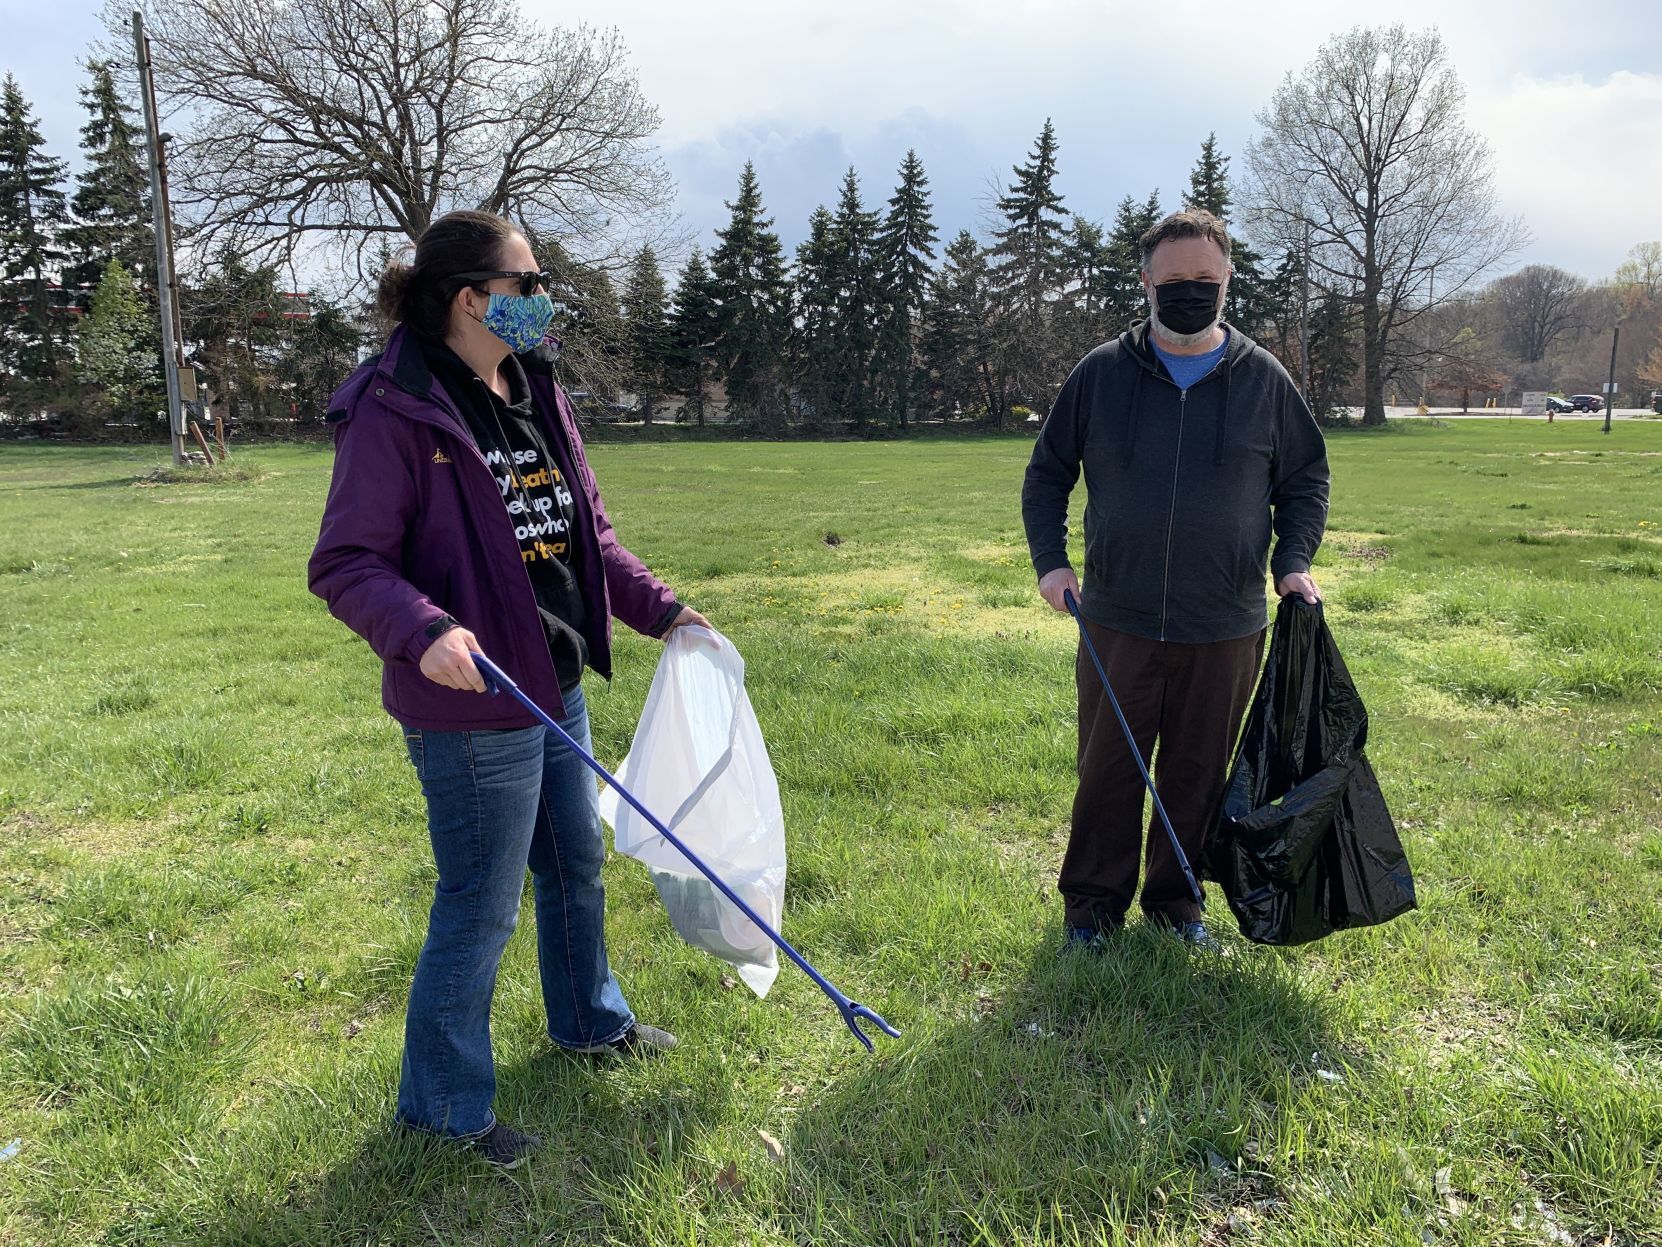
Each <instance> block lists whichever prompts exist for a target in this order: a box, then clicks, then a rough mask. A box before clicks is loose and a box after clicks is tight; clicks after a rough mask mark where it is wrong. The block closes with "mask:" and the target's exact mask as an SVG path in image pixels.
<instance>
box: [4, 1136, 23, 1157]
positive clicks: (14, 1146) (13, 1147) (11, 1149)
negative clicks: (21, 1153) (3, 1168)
mask: <svg viewBox="0 0 1662 1247" xmlns="http://www.w3.org/2000/svg"><path fill="white" fill-rule="evenodd" d="M22 1146H23V1140H22V1139H13V1140H12V1141H11V1142H10V1143H8V1144H6V1146H5V1147H4V1148H0V1160H10V1159H11V1158H12V1157H13V1156H16V1155H17V1152H18V1149H19V1148H21V1147H22Z"/></svg>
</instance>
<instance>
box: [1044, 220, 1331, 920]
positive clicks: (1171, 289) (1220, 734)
mask: <svg viewBox="0 0 1662 1247" xmlns="http://www.w3.org/2000/svg"><path fill="white" fill-rule="evenodd" d="M1229 256H1230V246H1229V236H1228V234H1227V233H1226V231H1225V229H1224V226H1223V223H1222V222H1221V221H1219V220H1218V219H1217V218H1216V217H1214V216H1213V215H1212V214H1211V213H1209V212H1205V211H1199V210H1195V211H1187V212H1177V213H1173V214H1172V215H1171V216H1168V217H1167V218H1166V219H1165V220H1163V221H1161V222H1160V223H1159V224H1158V225H1156V226H1154V228H1153V229H1151V230H1149V231H1148V233H1147V234H1145V235H1144V236H1143V239H1142V279H1143V288H1144V292H1145V293H1146V295H1147V296H1148V301H1149V308H1150V314H1149V318H1148V320H1146V321H1144V322H1141V323H1139V324H1137V325H1134V326H1133V327H1132V328H1131V329H1129V330H1127V331H1126V332H1125V333H1122V334H1121V335H1120V336H1119V337H1118V338H1117V339H1115V340H1114V341H1111V342H1106V343H1104V344H1103V345H1101V346H1099V347H1097V348H1096V349H1095V350H1093V351H1092V352H1091V353H1090V354H1089V355H1087V356H1085V358H1084V359H1083V360H1081V361H1080V362H1079V364H1078V366H1077V367H1076V368H1074V370H1073V373H1072V375H1070V376H1069V377H1068V380H1067V383H1066V384H1065V385H1064V386H1063V387H1062V392H1061V394H1060V395H1058V396H1057V399H1056V404H1055V406H1054V407H1052V408H1051V411H1050V415H1049V417H1048V418H1047V419H1046V420H1045V423H1044V427H1043V428H1042V429H1041V430H1040V433H1039V439H1038V444H1037V445H1036V446H1035V447H1034V448H1033V457H1032V460H1031V461H1030V462H1029V464H1028V466H1027V477H1026V480H1025V482H1024V483H1023V486H1022V496H1021V500H1022V520H1023V523H1024V524H1025V525H1026V529H1027V543H1028V548H1029V551H1030V553H1031V555H1032V558H1033V567H1034V570H1035V571H1036V572H1037V573H1038V576H1039V592H1040V593H1041V594H1043V596H1044V598H1045V600H1046V601H1047V602H1049V603H1050V604H1051V605H1052V606H1053V607H1055V608H1056V609H1057V610H1059V611H1060V610H1065V609H1066V607H1065V605H1064V594H1065V593H1067V592H1072V593H1073V594H1074V595H1075V596H1076V597H1077V598H1078V600H1079V604H1080V610H1081V613H1082V614H1083V615H1084V617H1085V626H1086V629H1087V631H1088V632H1089V634H1090V637H1091V639H1092V641H1093V643H1094V644H1095V646H1096V648H1097V651H1098V653H1099V654H1100V655H1101V657H1102V660H1103V664H1104V666H1105V667H1106V668H1107V671H1108V676H1109V679H1110V680H1111V681H1112V682H1113V685H1114V692H1115V693H1116V695H1117V696H1118V697H1119V700H1120V704H1121V707H1122V708H1123V710H1124V711H1125V715H1126V719H1127V721H1128V723H1129V724H1130V726H1131V730H1132V734H1133V735H1134V736H1135V737H1136V740H1137V746H1138V749H1139V751H1140V752H1141V753H1142V755H1143V758H1144V760H1145V761H1146V760H1147V759H1149V758H1150V757H1152V756H1154V753H1155V746H1156V745H1158V746H1159V753H1158V760H1157V761H1156V762H1155V765H1154V776H1155V786H1156V788H1157V789H1158V790H1159V793H1160V800H1161V803H1162V804H1163V805H1164V806H1165V807H1166V811H1167V813H1168V814H1169V815H1170V816H1171V820H1172V825H1173V828H1174V830H1175V831H1176V832H1177V836H1178V839H1179V841H1180V842H1181V843H1182V845H1183V849H1184V852H1185V853H1186V854H1187V855H1188V856H1189V858H1190V860H1191V861H1193V860H1195V859H1197V858H1198V857H1199V854H1200V849H1201V847H1202V845H1203V844H1204V842H1205V840H1206V837H1207V836H1208V834H1209V833H1210V831H1211V829H1212V826H1213V824H1214V823H1215V822H1216V821H1217V817H1218V808H1219V805H1220V803H1221V801H1222V798H1223V789H1224V783H1225V780H1226V778H1227V774H1228V768H1229V762H1230V756H1231V753H1232V751H1233V749H1234V746H1235V739H1236V736H1237V735H1238V733H1239V732H1240V725H1241V717H1242V715H1243V714H1244V713H1245V710H1246V706H1247V702H1248V700H1249V699H1250V697H1251V694H1252V686H1253V681H1254V679H1255V677H1256V675H1257V671H1258V664H1259V661H1260V660H1261V658H1262V657H1263V646H1264V628H1265V625H1266V623H1267V612H1266V595H1265V584H1264V581H1265V570H1266V568H1265V560H1266V555H1269V554H1270V544H1271V539H1272V536H1273V538H1274V544H1275V549H1274V553H1273V556H1271V557H1270V558H1269V571H1270V572H1271V574H1272V575H1273V578H1274V582H1275V588H1276V592H1277V593H1278V594H1280V595H1282V596H1285V595H1287V594H1290V593H1299V594H1302V595H1303V596H1304V597H1305V599H1306V600H1308V601H1311V602H1315V601H1317V600H1319V598H1320V594H1319V592H1318V591H1317V588H1316V584H1315V582H1314V581H1313V580H1312V579H1311V578H1310V560H1311V559H1312V558H1313V557H1314V556H1315V553H1316V547H1317V546H1319V545H1320V544H1321V539H1322V532H1323V530H1324V528H1325V527H1326V522H1327V493H1328V472H1327V455H1326V450H1325V448H1324V446H1323V443H1322V435H1321V430H1320V429H1319V428H1318V427H1317V425H1316V421H1315V420H1314V418H1313V417H1312V416H1311V414H1310V409H1309V408H1308V407H1307V406H1306V405H1305V403H1304V399H1303V397H1302V396H1301V395H1300V394H1299V392H1298V390H1297V388H1296V387H1295V386H1294V385H1293V382H1292V380H1291V379H1290V378H1289V377H1288V376H1287V373H1286V370H1285V369H1283V368H1282V367H1281V365H1280V364H1279V363H1278V362H1277V361H1276V360H1275V358H1274V357H1273V356H1272V355H1270V353H1269V352H1268V351H1266V350H1264V348H1263V347H1261V346H1259V345H1258V344H1257V343H1255V342H1253V341H1252V339H1250V338H1248V337H1247V336H1246V335H1245V334H1244V333H1242V332H1241V331H1240V330H1239V329H1236V328H1234V327H1233V326H1231V325H1228V324H1226V323H1225V322H1224V321H1223V320H1222V310H1223V305H1224V298H1225V295H1226V294H1227V292H1228V287H1229V277H1230V273H1231V269H1230V262H1229ZM1081 469H1083V470H1084V474H1085V583H1084V589H1083V591H1081V589H1080V583H1079V580H1078V578H1077V577H1076V575H1075V573H1074V570H1073V565H1072V563H1071V561H1070V560H1069V557H1068V549H1067V536H1068V533H1067V513H1068V497H1069V495H1070V494H1071V493H1072V491H1073V487H1074V485H1075V484H1076V483H1077V482H1078V480H1079V474H1080V471H1081ZM1075 679H1076V682H1077V685H1078V691H1079V762H1078V765H1079V788H1078V790H1077V792H1076V794H1075V796H1074V802H1073V824H1072V833H1071V835H1070V837H1069V841H1068V848H1067V853H1066V855H1065V857H1064V858H1063V860H1062V870H1061V879H1060V889H1061V892H1062V897H1063V899H1064V901H1065V902H1066V906H1067V915H1066V921H1067V926H1068V939H1069V941H1070V943H1073V944H1081V945H1087V946H1089V945H1094V944H1096V943H1097V942H1098V941H1100V939H1101V938H1102V936H1103V935H1104V934H1105V933H1107V932H1111V931H1114V930H1116V929H1118V928H1119V927H1120V926H1121V925H1123V923H1124V921H1125V915H1126V911H1127V910H1128V909H1129V908H1130V906H1131V901H1132V897H1133V895H1134V893H1135V892H1136V889H1137V876H1138V873H1139V864H1140V862H1141V861H1142V860H1143V859H1144V857H1145V850H1144V836H1143V805H1144V789H1143V783H1142V778H1141V776H1140V774H1139V773H1138V769H1137V764H1136V760H1135V758H1133V756H1132V754H1131V750H1130V748H1129V747H1128V746H1127V744H1126V741H1125V737H1124V734H1123V732H1122V731H1121V730H1120V727H1119V724H1118V722H1117V720H1116V719H1115V717H1114V714H1113V710H1112V708H1111V706H1110V705H1109V704H1108V701H1107V698H1106V696H1105V695H1104V694H1103V692H1102V686H1101V683H1100V681H1099V680H1098V678H1097V675H1096V671H1095V669H1094V668H1093V667H1092V666H1091V664H1090V660H1089V658H1088V656H1087V655H1086V654H1085V653H1084V649H1083V645H1081V647H1080V653H1079V656H1078V660H1077V662H1076V664H1075ZM1146 862H1147V869H1146V875H1145V878H1144V882H1143V888H1142V897H1141V904H1142V908H1143V912H1144V914H1145V916H1146V917H1147V918H1148V919H1149V920H1150V921H1152V922H1155V923H1158V924H1160V925H1162V926H1164V927H1167V928H1169V929H1171V930H1172V931H1174V932H1175V933H1176V934H1177V935H1178V936H1180V937H1181V938H1183V939H1184V940H1186V941H1187V942H1189V943H1191V944H1196V945H1201V946H1211V945H1212V940H1211V937H1210V936H1209V935H1208V934H1207V931H1206V928H1205V926H1204V925H1203V924H1202V922H1201V910H1200V906H1199V905H1198V904H1196V903H1195V900H1194V898H1193V896H1192V895H1191V894H1190V892H1189V887H1188V882H1187V880H1185V878H1184V877H1183V873H1182V870H1181V868H1180V867H1179V865H1178V863H1177V859H1176V855H1175V854H1174V853H1173V852H1172V850H1171V847H1170V844H1169V842H1168V840H1167V837H1166V835H1165V833H1164V830H1163V829H1162V828H1160V826H1159V825H1158V823H1157V822H1151V823H1150V825H1149V828H1148V836H1147V848H1146Z"/></svg>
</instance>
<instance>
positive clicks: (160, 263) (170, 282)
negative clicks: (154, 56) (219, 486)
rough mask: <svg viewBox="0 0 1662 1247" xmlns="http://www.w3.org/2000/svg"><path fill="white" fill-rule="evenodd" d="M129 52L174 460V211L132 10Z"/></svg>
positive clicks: (139, 21)
mask: <svg viewBox="0 0 1662 1247" xmlns="http://www.w3.org/2000/svg"><path fill="white" fill-rule="evenodd" d="M133 50H134V52H135V53H136V54H137V57H138V62H137V63H138V77H139V95H140V96H141V97H142V99H143V101H144V143H145V148H146V150H147V152H148V153H149V157H150V160H149V164H150V217H151V222H152V225H153V228H154V229H155V233H156V310H157V312H158V313H159V314H160V319H161V323H162V373H163V376H164V378H165V380H166V382H167V434H168V441H169V442H170V443H172V446H173V462H174V463H176V464H177V463H183V462H184V461H185V438H186V437H187V436H189V434H188V433H187V432H186V429H185V410H184V404H183V402H182V401H181V398H180V394H179V369H180V368H181V367H182V366H183V363H184V356H183V354H182V353H181V351H180V347H179V288H178V284H177V282H176V281H175V279H174V276H173V213H172V212H171V211H170V210H169V208H168V204H167V153H166V151H165V150H164V145H163V142H162V135H161V131H160V129H159V128H158V123H157V119H156V83H155V80H154V79H153V78H152V77H151V74H150V40H149V39H148V38H146V37H145V34H144V17H143V15H141V14H140V13H139V12H138V10H136V9H135V10H134V11H133Z"/></svg>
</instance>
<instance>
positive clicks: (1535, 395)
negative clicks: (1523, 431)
mask: <svg viewBox="0 0 1662 1247" xmlns="http://www.w3.org/2000/svg"><path fill="white" fill-rule="evenodd" d="M1521 412H1522V414H1523V415H1526V416H1545V415H1547V414H1548V412H1547V392H1546V391H1545V390H1525V391H1524V394H1523V407H1522V408H1521Z"/></svg>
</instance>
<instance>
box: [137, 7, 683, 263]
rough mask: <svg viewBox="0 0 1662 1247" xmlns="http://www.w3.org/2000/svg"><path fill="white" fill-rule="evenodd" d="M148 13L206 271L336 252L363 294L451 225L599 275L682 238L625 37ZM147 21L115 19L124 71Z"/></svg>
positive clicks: (368, 17) (443, 22)
mask: <svg viewBox="0 0 1662 1247" xmlns="http://www.w3.org/2000/svg"><path fill="white" fill-rule="evenodd" d="M141 2H142V10H143V12H144V15H145V21H146V25H147V27H148V28H149V34H150V38H151V44H152V56H153V58H154V63H155V71H156V83H157V90H158V93H159V95H160V97H161V98H160V102H161V106H162V111H163V113H164V115H166V116H167V117H168V121H169V125H170V126H171V127H172V128H173V129H174V131H175V138H174V140H173V144H172V146H171V147H170V149H169V150H170V153H171V161H172V171H173V191H174V195H175V203H176V205H177V209H176V210H177V212H178V214H179V218H180V221H181V224H182V225H183V226H184V227H185V228H186V230H187V231H188V233H189V234H190V236H191V239H192V243H193V250H194V251H195V252H196V253H197V254H199V255H201V254H216V253H218V252H219V251H220V250H221V249H223V248H224V247H226V246H230V247H231V248H233V249H234V250H235V251H236V252H237V253H238V254H241V255H244V256H247V257H250V258H251V259H259V260H275V259H282V260H290V261H292V260H293V259H294V258H295V256H296V254H297V253H301V254H304V253H307V252H310V251H313V250H315V249H317V248H319V247H325V248H333V249H334V251H335V252H336V253H338V254H339V255H340V256H341V257H342V258H344V259H345V260H346V261H347V262H348V263H349V264H351V265H354V266H355V267H356V269H357V272H358V275H359V277H360V278H362V277H365V276H367V275H368V271H372V270H373V269H374V267H375V265H376V261H377V260H378V259H379V258H380V257H381V256H382V255H384V253H385V250H386V248H387V246H388V245H389V244H391V245H393V246H396V245H399V244H401V243H402V242H404V241H405V240H406V239H415V238H417V237H419V236H420V234H421V233H422V231H423V230H424V229H426V227H427V225H428V224H429V223H430V222H431V221H432V220H433V219H434V218H435V217H437V216H439V215H441V214H442V213H444V212H446V211H448V210H450V209H452V208H458V207H474V208H484V209H486V210H487V211H492V212H499V213H503V214H505V215H508V216H511V217H514V218H516V219H518V220H519V221H520V222H522V223H523V224H525V225H528V226H530V227H532V228H534V229H536V230H538V231H539V232H540V233H542V234H543V235H545V236H549V237H554V238H558V239H559V240H560V241H561V243H562V245H564V246H565V247H566V248H568V249H569V250H570V251H571V252H573V253H574V254H577V255H580V256H589V257H594V256H599V255H605V256H621V255H623V254H624V253H625V249H626V247H628V246H629V245H630V244H634V245H638V239H639V237H640V236H641V234H642V233H643V232H646V233H651V232H654V231H655V230H661V228H662V227H663V226H664V224H665V222H666V221H667V212H668V205H669V202H670V198H671V194H672V189H673V188H672V183H671V180H670V177H669V174H668V173H667V171H666V170H665V169H664V167H663V165H662V164H661V163H660V161H659V160H658V158H657V157H656V155H655V154H654V152H653V150H652V148H651V146H650V143H649V140H650V137H651V135H652V134H653V132H654V131H655V130H656V129H657V127H658V114H657V111H656V110H655V109H654V108H653V107H652V105H651V104H650V103H648V102H647V100H646V99H645V98H644V97H643V96H642V95H641V92H640V89H639V87H638V85H637V83H636V80H635V75H634V71H633V70H632V69H631V68H630V67H629V65H628V63H627V55H626V50H625V48H624V45H623V43H622V40H621V39H620V37H619V36H618V34H617V33H616V32H615V31H596V30H592V29H589V28H587V27H576V28H569V29H554V30H549V29H545V28H543V27H540V26H538V25H536V24H535V23H533V22H531V21H529V20H527V19H526V18H524V17H523V16H522V15H521V14H520V12H519V10H518V8H517V6H516V4H515V3H514V0H141ZM129 11H130V4H129V3H128V2H127V0H107V7H106V10H105V23H106V25H107V26H108V28H109V29H110V32H111V35H112V43H111V45H110V47H111V50H112V51H113V50H114V49H115V48H116V47H117V46H118V44H119V38H120V36H121V34H122V32H123V31H124V30H125V29H126V28H127V24H128V21H129V18H128V13H129ZM126 59H127V60H129V61H130V60H131V55H130V54H129V55H128V56H127V57H126Z"/></svg>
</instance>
